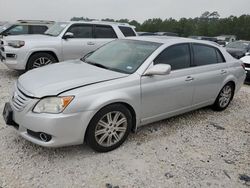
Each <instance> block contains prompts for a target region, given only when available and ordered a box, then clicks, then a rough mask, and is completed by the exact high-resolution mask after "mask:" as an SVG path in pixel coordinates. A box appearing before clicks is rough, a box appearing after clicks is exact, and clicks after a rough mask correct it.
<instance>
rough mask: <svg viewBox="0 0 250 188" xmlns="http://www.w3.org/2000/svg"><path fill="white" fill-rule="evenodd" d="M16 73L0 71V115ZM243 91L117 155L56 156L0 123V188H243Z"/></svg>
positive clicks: (249, 147)
mask: <svg viewBox="0 0 250 188" xmlns="http://www.w3.org/2000/svg"><path fill="white" fill-rule="evenodd" d="M18 76H19V73H17V72H15V71H11V70H8V69H6V68H5V67H4V66H3V65H0V111H1V112H2V110H3V106H4V103H5V102H7V101H8V100H9V91H10V89H11V87H12V84H13V82H14V81H15V80H16V79H17V77H18ZM249 114H250V87H249V86H244V87H243V88H242V89H241V91H240V92H239V93H238V94H237V96H236V97H235V99H234V100H233V102H232V103H231V105H230V106H229V108H228V109H227V110H225V111H224V112H219V113H218V112H214V111H212V110H211V109H209V108H205V109H201V110H197V111H194V112H191V113H187V114H184V115H181V116H178V117H174V118H171V119H168V120H165V121H161V122H157V123H154V124H151V125H148V126H144V127H143V128H141V129H140V130H139V131H138V132H137V133H136V134H131V135H130V136H129V138H128V140H127V141H126V142H125V143H124V144H123V145H122V146H121V147H120V148H118V149H116V150H115V151H112V152H109V153H104V154H103V153H95V152H93V151H92V150H91V149H90V148H88V147H87V146H86V145H84V146H73V147H65V148H58V149H48V148H42V147H40V146H36V145H34V144H32V143H30V142H28V141H25V140H24V139H22V138H21V137H20V136H18V134H17V133H16V131H15V130H14V129H13V128H11V127H6V125H5V123H4V121H3V119H2V116H1V117H0V151H1V152H0V188H2V187H4V188H5V187H11V188H15V187H18V188H19V187H25V188H29V187H53V188H54V187H60V188H61V187H94V188H97V187H103V188H105V187H109V188H112V187H113V188H115V187H116V188H117V187H119V188H122V187H124V188H125V187H129V188H130V187H226V188H230V187H232V188H235V187H249V186H250V180H249V176H250V119H249Z"/></svg>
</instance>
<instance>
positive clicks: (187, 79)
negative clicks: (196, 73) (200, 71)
mask: <svg viewBox="0 0 250 188" xmlns="http://www.w3.org/2000/svg"><path fill="white" fill-rule="evenodd" d="M193 80H194V78H193V77H192V76H188V77H187V78H186V80H185V81H187V82H190V81H193Z"/></svg>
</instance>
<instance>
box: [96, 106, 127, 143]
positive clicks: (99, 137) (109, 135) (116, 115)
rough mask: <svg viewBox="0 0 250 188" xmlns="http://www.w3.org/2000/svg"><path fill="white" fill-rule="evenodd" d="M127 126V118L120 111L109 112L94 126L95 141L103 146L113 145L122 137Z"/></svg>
mask: <svg viewBox="0 0 250 188" xmlns="http://www.w3.org/2000/svg"><path fill="white" fill-rule="evenodd" d="M127 127H128V122H127V118H126V116H125V115H124V114H123V113H122V112H118V111H112V112H109V113H107V114H105V115H104V116H103V117H102V118H101V119H100V120H99V122H98V123H97V126H96V128H95V139H96V142H97V143H98V144H99V145H101V146H103V147H110V146H113V145H115V144H116V143H118V142H119V141H120V140H121V139H122V138H123V136H124V134H125V133H126V130H127Z"/></svg>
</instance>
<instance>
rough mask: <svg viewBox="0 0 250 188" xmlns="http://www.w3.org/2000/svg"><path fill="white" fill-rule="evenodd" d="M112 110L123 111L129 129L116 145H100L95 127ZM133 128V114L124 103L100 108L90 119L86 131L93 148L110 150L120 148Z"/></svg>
mask: <svg viewBox="0 0 250 188" xmlns="http://www.w3.org/2000/svg"><path fill="white" fill-rule="evenodd" d="M111 111H119V112H121V113H123V114H124V115H125V117H126V119H127V123H128V126H127V130H126V132H125V134H124V136H123V138H122V139H121V140H120V141H119V142H117V143H116V144H115V145H113V146H111V147H104V146H101V145H99V144H98V143H97V141H96V139H95V128H96V126H97V123H98V122H99V120H100V119H101V118H102V117H103V116H104V115H105V114H107V113H108V112H111ZM131 128H132V116H131V113H130V111H129V110H128V109H127V108H126V107H125V106H124V105H121V104H113V105H109V106H106V107H104V108H102V109H101V110H99V111H98V112H97V113H96V114H95V116H94V117H93V118H92V120H91V121H90V123H89V125H88V128H87V131H86V142H87V144H88V145H89V146H90V147H91V148H92V149H94V150H95V151H97V152H108V151H111V150H114V149H116V148H118V147H119V146H120V145H121V144H122V143H123V142H124V141H125V140H126V138H127V137H128V135H129V133H130V131H131Z"/></svg>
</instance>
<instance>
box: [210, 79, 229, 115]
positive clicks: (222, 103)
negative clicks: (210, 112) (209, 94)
mask: <svg viewBox="0 0 250 188" xmlns="http://www.w3.org/2000/svg"><path fill="white" fill-rule="evenodd" d="M233 96H234V86H233V84H232V83H227V84H226V85H225V86H224V87H223V88H222V89H221V91H220V93H219V95H218V97H217V99H216V101H215V103H214V104H213V109H214V110H216V111H222V110H225V109H226V108H227V107H228V105H229V104H230V102H231V100H232V99H233Z"/></svg>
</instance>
